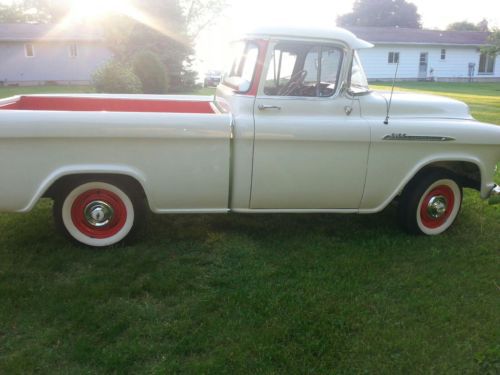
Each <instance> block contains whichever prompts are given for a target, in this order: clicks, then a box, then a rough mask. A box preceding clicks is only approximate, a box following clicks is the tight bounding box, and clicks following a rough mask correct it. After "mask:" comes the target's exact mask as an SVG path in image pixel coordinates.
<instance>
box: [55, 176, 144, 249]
mask: <svg viewBox="0 0 500 375" xmlns="http://www.w3.org/2000/svg"><path fill="white" fill-rule="evenodd" d="M142 213H143V210H142V206H141V204H140V202H139V201H138V199H137V198H136V197H135V195H134V194H132V193H131V191H130V189H127V188H126V187H122V186H119V184H116V183H113V182H112V181H109V182H108V181H89V182H84V181H82V182H80V183H73V184H71V185H70V186H67V187H66V189H64V190H63V191H62V192H61V194H60V196H59V197H58V198H57V199H56V202H55V204H54V217H55V220H56V224H58V226H59V227H60V229H62V231H63V232H64V233H65V234H66V235H67V236H68V237H70V238H71V239H72V240H74V241H76V242H78V243H80V244H83V245H86V246H90V247H95V248H104V247H109V246H113V245H116V244H119V243H122V242H124V241H125V240H126V239H127V238H128V237H129V236H130V235H131V234H132V233H133V232H134V229H136V227H137V226H136V225H135V224H136V221H137V219H139V220H141V217H142V216H143V215H142Z"/></svg>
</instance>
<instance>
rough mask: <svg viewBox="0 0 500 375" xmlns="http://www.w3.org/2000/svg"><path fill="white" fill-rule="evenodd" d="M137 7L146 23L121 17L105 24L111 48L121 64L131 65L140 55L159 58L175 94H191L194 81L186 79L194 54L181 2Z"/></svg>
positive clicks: (146, 2)
mask: <svg viewBox="0 0 500 375" xmlns="http://www.w3.org/2000/svg"><path fill="white" fill-rule="evenodd" d="M134 5H135V7H136V9H137V10H138V12H139V14H141V20H142V21H143V22H139V21H137V20H135V19H132V18H130V17H127V16H124V15H120V16H112V17H110V18H109V19H108V20H106V22H105V23H104V24H105V29H106V39H107V44H108V46H109V48H110V49H111V50H112V51H113V53H114V55H115V56H116V58H117V59H118V60H119V61H122V62H125V63H129V64H131V63H132V62H133V60H134V57H135V56H136V55H137V54H138V53H140V52H143V51H150V52H152V53H154V54H156V55H157V56H158V57H159V58H160V60H161V62H162V63H163V64H164V66H165V70H166V72H167V73H168V81H169V82H170V89H171V91H177V92H180V91H185V90H188V89H189V88H190V86H192V85H194V80H191V81H188V80H187V79H186V77H188V76H189V74H188V73H189V71H190V70H191V59H192V55H193V53H194V51H193V47H192V45H193V43H192V40H191V38H190V37H189V35H188V32H187V23H186V18H185V15H184V13H183V10H182V8H181V6H180V4H179V2H178V1H177V0H142V1H140V2H139V1H136V2H135V3H134Z"/></svg>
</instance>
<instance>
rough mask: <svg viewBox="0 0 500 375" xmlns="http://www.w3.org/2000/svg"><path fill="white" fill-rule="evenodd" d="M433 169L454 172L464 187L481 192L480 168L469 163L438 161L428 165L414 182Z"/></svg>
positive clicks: (419, 172) (415, 177)
mask: <svg viewBox="0 0 500 375" xmlns="http://www.w3.org/2000/svg"><path fill="white" fill-rule="evenodd" d="M431 169H444V170H447V171H450V172H452V173H453V174H454V175H455V176H457V178H458V179H459V182H460V184H461V185H462V186H463V187H467V188H471V189H475V190H481V171H480V169H479V167H478V166H477V165H476V164H474V163H472V162H468V161H438V162H434V163H431V164H428V165H426V166H425V167H424V168H422V169H421V170H420V171H418V173H417V174H416V175H415V176H414V177H413V179H412V181H414V180H415V179H418V178H420V177H421V176H422V175H424V174H426V173H428V172H429V171H430V170H431Z"/></svg>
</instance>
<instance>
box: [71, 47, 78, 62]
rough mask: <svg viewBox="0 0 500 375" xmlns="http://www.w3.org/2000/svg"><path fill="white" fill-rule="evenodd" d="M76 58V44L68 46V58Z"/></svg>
mask: <svg viewBox="0 0 500 375" xmlns="http://www.w3.org/2000/svg"><path fill="white" fill-rule="evenodd" d="M77 56H78V47H77V46H76V44H70V45H69V57H71V58H72V59H75V58H76V57H77Z"/></svg>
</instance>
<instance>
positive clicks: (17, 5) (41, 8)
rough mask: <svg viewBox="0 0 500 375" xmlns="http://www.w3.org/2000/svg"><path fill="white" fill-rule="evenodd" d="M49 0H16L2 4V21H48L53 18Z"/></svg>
mask: <svg viewBox="0 0 500 375" xmlns="http://www.w3.org/2000/svg"><path fill="white" fill-rule="evenodd" d="M48 10H49V8H48V1H47V0H14V1H13V2H12V3H11V4H10V5H6V4H0V23H46V22H49V21H50V19H51V15H50V12H49V11H48Z"/></svg>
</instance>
